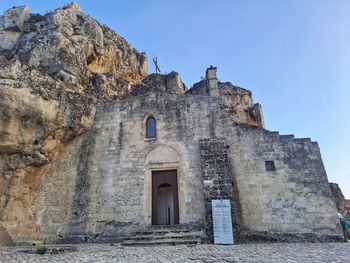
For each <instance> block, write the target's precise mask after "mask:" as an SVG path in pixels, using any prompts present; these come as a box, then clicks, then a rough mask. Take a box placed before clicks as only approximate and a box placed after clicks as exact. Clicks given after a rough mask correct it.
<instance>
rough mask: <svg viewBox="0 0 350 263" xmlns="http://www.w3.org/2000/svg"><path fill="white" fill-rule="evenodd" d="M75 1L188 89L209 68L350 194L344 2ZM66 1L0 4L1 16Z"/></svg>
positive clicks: (349, 54)
mask: <svg viewBox="0 0 350 263" xmlns="http://www.w3.org/2000/svg"><path fill="white" fill-rule="evenodd" d="M76 2H77V3H78V4H79V5H80V6H81V8H82V10H83V11H84V12H85V13H88V14H90V15H91V16H93V17H94V18H96V19H98V20H99V21H100V22H101V23H104V24H107V25H109V26H110V27H111V28H112V29H114V30H115V31H116V32H117V33H118V34H120V35H121V36H123V37H124V38H125V39H126V40H127V41H129V43H131V44H132V45H133V46H134V47H135V48H137V49H138V50H140V51H145V52H146V53H147V55H148V57H149V58H152V57H153V56H155V55H156V56H158V58H159V61H160V67H161V69H162V70H163V71H164V72H170V71H171V70H175V71H178V72H179V73H180V74H181V76H182V78H183V80H184V82H185V83H186V85H187V86H191V85H192V84H193V83H194V82H196V81H198V80H200V77H201V76H203V75H204V72H205V69H206V67H208V66H209V65H215V66H217V67H218V76H219V78H220V80H222V81H231V82H232V83H234V84H235V85H238V86H241V87H244V88H247V89H249V90H251V91H253V95H254V100H255V101H256V102H260V103H261V104H262V105H263V110H264V114H265V122H266V126H267V128H268V129H269V130H276V131H279V132H280V133H281V134H295V135H296V137H311V138H312V140H314V141H318V142H319V145H320V147H321V153H322V156H323V160H324V164H325V167H326V170H327V173H328V178H329V180H330V181H332V182H336V183H339V184H340V186H341V188H342V190H343V193H344V194H345V196H346V197H347V198H350V139H349V136H350V117H349V110H350V15H349V14H350V1H348V0H345V1H341V0H334V1H329V0H324V1H322V0H314V1H313V0H302V1H298V0H290V1H288V0H284V1H281V0H265V1H263V0H255V1H253V0H251V1H234V0H217V1H212V0H182V1H180V0H177V1H166V0H144V1H142V0H139V1H136V0H135V1H132V0H119V1H118V0H113V1H112V0H110V1H108V0H99V1H96V0H84V1H83V0H77V1H76ZM66 3H69V1H60V0H49V1H39V0H35V1H34V0H27V1H20V0H0V12H1V13H2V12H3V11H4V10H5V9H7V8H9V7H12V6H16V5H23V4H27V5H29V6H30V7H31V11H32V12H36V13H45V12H46V11H52V10H54V9H55V8H57V7H60V6H62V5H63V4H66ZM149 68H150V71H151V72H153V71H154V68H153V66H152V64H151V63H150V67H149Z"/></svg>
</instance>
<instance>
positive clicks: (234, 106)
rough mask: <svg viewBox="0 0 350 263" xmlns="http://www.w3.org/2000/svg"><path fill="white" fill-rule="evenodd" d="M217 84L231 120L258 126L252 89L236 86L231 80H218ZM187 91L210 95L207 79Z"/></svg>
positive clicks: (219, 94) (194, 93) (188, 92)
mask: <svg viewBox="0 0 350 263" xmlns="http://www.w3.org/2000/svg"><path fill="white" fill-rule="evenodd" d="M217 84H218V85H217V88H218V96H219V97H220V98H221V99H222V101H223V103H224V105H225V110H226V111H227V112H228V113H229V115H230V117H231V120H232V121H233V122H237V123H244V124H249V125H253V126H258V123H257V119H256V113H255V109H254V102H253V98H252V93H251V91H249V90H246V89H243V88H240V87H237V86H234V85H233V84H232V83H230V82H219V81H218V82H217ZM186 93H187V94H192V95H202V96H209V88H208V87H207V82H206V80H202V81H200V82H197V83H195V84H194V85H193V87H192V88H191V89H189V90H188V91H186Z"/></svg>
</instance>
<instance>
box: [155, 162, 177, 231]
mask: <svg viewBox="0 0 350 263" xmlns="http://www.w3.org/2000/svg"><path fill="white" fill-rule="evenodd" d="M156 172H175V176H176V196H175V197H174V198H175V199H174V200H176V198H177V200H176V201H175V202H176V204H177V205H176V206H175V205H174V225H178V224H180V202H179V201H180V198H179V196H180V193H179V176H178V169H155V170H151V225H153V226H157V225H159V224H153V222H154V219H153V217H154V216H155V215H154V214H153V210H154V206H153V194H154V191H158V187H157V188H155V189H153V174H154V173H156ZM172 186H173V187H174V185H172ZM175 208H177V209H176V210H175ZM176 219H177V220H176ZM176 221H177V223H175V222H176Z"/></svg>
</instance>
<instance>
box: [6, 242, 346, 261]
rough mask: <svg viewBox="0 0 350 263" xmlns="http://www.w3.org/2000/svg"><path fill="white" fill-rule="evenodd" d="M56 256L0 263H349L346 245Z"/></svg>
mask: <svg viewBox="0 0 350 263" xmlns="http://www.w3.org/2000/svg"><path fill="white" fill-rule="evenodd" d="M75 248H76V249H77V251H76V252H67V253H64V254H56V255H36V254H30V253H24V252H22V251H23V250H28V249H33V248H32V247H31V248H28V247H12V248H6V247H0V262H4V263H11V262H16V263H17V262H21V263H22V262H50V263H51V262H67V263H68V262H69V263H74V262H127V263H131V262H145V263H147V262H161V263H167V262H191V263H199V262H205V263H209V262H213V263H214V262H225V263H227V262H286V263H288V262H327V263H329V262H342V263H344V262H350V243H327V244H325V243H322V244H305V243H299V244H286V243H284V244H246V245H235V246H215V245H196V246H186V245H179V246H154V247H121V246H110V245H108V244H106V245H79V246H76V247H75Z"/></svg>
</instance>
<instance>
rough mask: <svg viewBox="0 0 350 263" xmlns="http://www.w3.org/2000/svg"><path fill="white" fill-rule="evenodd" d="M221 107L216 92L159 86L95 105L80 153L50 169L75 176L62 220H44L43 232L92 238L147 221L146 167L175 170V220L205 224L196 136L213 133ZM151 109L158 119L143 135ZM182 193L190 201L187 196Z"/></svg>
mask: <svg viewBox="0 0 350 263" xmlns="http://www.w3.org/2000/svg"><path fill="white" fill-rule="evenodd" d="M222 110H223V105H222V104H220V102H219V99H217V98H211V97H201V96H185V95H172V94H164V93H147V94H143V95H138V96H135V97H130V98H127V99H125V100H123V101H121V102H118V103H113V104H106V105H105V106H101V107H100V108H99V110H98V111H97V113H96V117H95V123H94V125H93V128H92V130H91V131H90V132H89V133H88V134H86V135H84V138H83V139H82V144H81V145H82V146H81V152H80V153H79V157H77V156H76V157H74V158H73V157H70V158H67V159H66V162H67V164H66V165H64V166H66V167H68V166H73V167H72V168H69V169H67V168H66V169H67V170H68V171H71V172H67V173H66V175H63V174H62V172H63V171H60V169H55V172H54V175H53V176H52V178H57V176H62V177H63V178H67V179H69V180H70V179H73V180H75V183H73V185H74V184H75V187H73V188H74V190H73V189H72V187H70V190H67V192H68V193H69V196H70V197H69V199H71V208H70V209H71V210H70V212H69V215H66V219H65V220H63V222H62V223H63V224H62V223H61V224H59V223H58V222H56V223H55V222H52V220H50V218H48V219H47V220H45V221H44V222H43V224H44V226H43V229H46V230H45V231H43V233H42V237H43V238H44V239H46V240H53V237H54V236H55V235H56V240H57V241H60V240H61V238H59V237H58V234H57V233H59V236H61V237H62V238H63V239H62V240H61V241H70V242H71V241H74V240H80V241H83V240H95V241H98V240H99V239H102V240H105V239H106V238H108V237H110V238H115V237H118V236H122V235H127V234H130V233H131V232H133V231H137V230H142V229H144V228H146V227H148V226H150V225H151V171H152V170H172V169H175V170H177V174H178V188H179V214H180V224H184V225H191V226H192V227H195V228H202V227H204V225H205V207H204V196H203V180H202V174H201V159H200V151H199V146H198V141H199V139H204V138H210V137H211V136H215V129H216V125H215V123H216V118H217V116H216V115H219V111H222ZM149 114H151V115H152V116H154V117H155V118H156V121H157V138H156V139H145V127H144V124H145V119H146V118H147V116H149ZM66 152H68V151H66ZM76 154H77V153H75V155H76ZM67 157H68V156H67ZM77 158H78V159H77ZM78 160H79V161H78ZM68 162H69V163H68ZM56 174H57V175H56ZM55 180H56V179H55ZM70 191H72V192H73V193H71V192H70ZM56 194H59V191H56ZM53 196H54V195H53ZM185 196H191V197H192V202H191V203H185V201H184V197H185ZM63 206H64V205H63ZM48 209H49V208H48ZM57 209H58V211H61V212H64V211H65V209H66V208H62V209H61V208H57ZM45 214H47V212H46V213H45ZM57 215H58V214H57ZM60 225H61V226H60ZM97 235H98V236H97Z"/></svg>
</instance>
